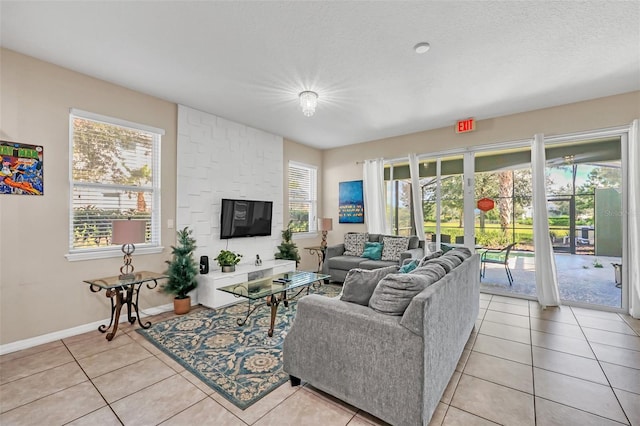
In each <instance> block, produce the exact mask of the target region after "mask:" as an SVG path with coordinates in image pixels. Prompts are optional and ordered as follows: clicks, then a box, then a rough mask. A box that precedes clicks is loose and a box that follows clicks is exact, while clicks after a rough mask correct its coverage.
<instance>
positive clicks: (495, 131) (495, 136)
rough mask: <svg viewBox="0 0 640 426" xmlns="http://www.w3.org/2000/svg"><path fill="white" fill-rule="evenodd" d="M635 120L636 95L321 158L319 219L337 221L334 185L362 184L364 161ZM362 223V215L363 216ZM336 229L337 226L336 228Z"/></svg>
mask: <svg viewBox="0 0 640 426" xmlns="http://www.w3.org/2000/svg"><path fill="white" fill-rule="evenodd" d="M639 117H640V92H632V93H626V94H622V95H617V96H609V97H606V98H600V99H594V100H590V101H585V102H578V103H574V104H567V105H562V106H559V107H553V108H546V109H541V110H536V111H530V112H526V113H521V114H513V115H508V116H503V117H498V118H494V119H489V120H482V121H479V122H477V124H476V130H475V131H474V132H471V133H463V134H456V133H455V130H454V123H451V126H450V127H447V128H441V129H435V130H429V131H424V132H418V133H412V134H408V135H403V136H397V137H393V138H387V139H380V140H376V141H372V142H366V143H361V144H356V145H350V146H346V147H342V148H335V149H330V150H326V151H324V152H323V163H324V168H323V172H324V173H323V176H324V178H323V180H322V188H323V194H324V196H323V207H324V210H323V214H324V215H325V216H326V217H331V216H332V215H333V216H337V209H338V207H337V206H338V183H339V182H343V181H349V180H359V179H362V164H356V162H360V161H362V160H366V159H373V158H385V159H393V158H399V157H406V156H407V155H408V154H409V153H411V152H415V153H417V154H424V153H429V152H442V151H446V150H451V149H455V148H467V147H472V146H477V145H487V144H494V143H500V142H510V141H516V140H523V139H530V138H532V137H533V135H534V134H536V133H544V134H545V135H547V136H550V135H560V134H567V133H574V132H584V131H588V130H594V129H601V128H607V127H614V126H621V125H629V124H630V123H631V122H632V121H633V120H634V119H635V118H639ZM365 220H366V212H365ZM336 225H337V226H336ZM333 228H334V231H333V232H331V233H329V243H330V244H335V243H336V242H341V241H342V236H343V234H344V233H345V232H347V231H364V230H366V225H349V224H344V225H340V224H337V218H334V227H333Z"/></svg>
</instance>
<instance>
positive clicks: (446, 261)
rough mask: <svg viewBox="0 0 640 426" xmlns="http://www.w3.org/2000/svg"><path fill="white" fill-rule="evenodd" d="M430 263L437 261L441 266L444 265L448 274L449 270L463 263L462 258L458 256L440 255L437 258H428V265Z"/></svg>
mask: <svg viewBox="0 0 640 426" xmlns="http://www.w3.org/2000/svg"><path fill="white" fill-rule="evenodd" d="M430 263H435V264H438V265H440V266H442V267H443V268H444V270H445V271H447V274H448V273H449V272H451V270H452V269H454V268H455V267H456V266H458V265H460V264H461V263H462V260H460V258H459V257H457V256H444V255H443V256H440V257H437V258H435V259H430V260H427V262H426V265H428V264H430Z"/></svg>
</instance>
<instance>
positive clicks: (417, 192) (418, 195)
mask: <svg viewBox="0 0 640 426" xmlns="http://www.w3.org/2000/svg"><path fill="white" fill-rule="evenodd" d="M409 173H411V194H412V197H413V218H414V219H415V222H416V235H418V238H420V241H424V239H425V236H424V213H423V211H422V189H421V188H420V170H419V169H418V156H417V155H416V154H409Z"/></svg>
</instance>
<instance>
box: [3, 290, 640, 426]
mask: <svg viewBox="0 0 640 426" xmlns="http://www.w3.org/2000/svg"><path fill="white" fill-rule="evenodd" d="M480 308H481V309H480V315H479V317H478V320H477V322H476V330H475V331H474V332H473V333H472V335H471V337H470V339H469V342H468V343H467V346H466V349H465V351H464V353H463V355H462V357H461V359H460V361H459V363H458V368H457V370H456V372H455V373H454V374H453V376H452V378H451V382H450V384H449V386H448V388H447V389H446V391H445V393H444V395H443V397H442V401H441V403H440V405H439V406H438V408H437V410H436V412H435V413H434V416H433V418H432V421H431V425H485V424H486V425H490V424H504V425H534V424H537V425H598V426H600V425H620V424H626V425H629V424H631V425H638V426H640V337H638V336H639V334H640V320H634V319H632V318H630V317H628V316H625V315H619V314H613V313H608V312H600V311H592V310H587V309H579V308H569V307H562V308H561V309H552V310H547V311H543V310H541V309H540V306H539V305H538V304H537V303H536V302H529V301H526V300H521V299H514V298H508V297H503V296H491V295H487V294H482V295H481V300H480ZM169 316H171V314H163V315H159V316H157V317H155V318H151V319H152V321H159V320H162V319H165V318H167V317H169ZM0 412H1V414H0V424H2V425H3V426H9V425H27V424H29V425H64V424H71V425H120V424H125V425H143V424H144V425H155V424H162V425H208V424H211V425H232V426H233V425H279V426H280V425H322V426H328V425H329V426H330V425H349V426H354V425H380V424H384V423H383V422H381V421H379V420H378V419H376V418H374V417H372V416H370V415H369V414H367V413H364V412H362V411H359V410H358V409H357V408H355V407H352V406H350V405H348V404H345V403H343V402H341V401H339V400H337V399H335V398H333V397H331V396H329V395H326V394H324V393H322V392H320V391H318V390H316V389H314V388H312V387H311V386H302V387H298V388H291V387H290V386H289V384H288V383H285V384H284V385H282V386H281V387H280V388H278V389H277V390H275V391H274V392H272V393H271V394H269V395H268V396H266V397H265V398H263V399H262V400H261V401H259V402H257V403H256V404H254V405H253V406H251V407H249V408H248V409H246V410H244V411H242V410H239V409H238V408H236V407H235V406H233V405H232V404H230V403H229V402H227V401H226V400H225V399H224V398H222V397H221V396H220V395H218V394H216V392H214V391H213V390H212V389H210V388H208V387H207V386H206V385H204V384H202V383H201V382H200V381H199V380H198V379H197V378H195V377H194V376H193V375H192V374H190V373H189V372H187V371H185V370H184V369H183V368H182V367H180V366H179V365H178V364H177V363H175V362H174V361H172V360H171V359H170V358H168V357H167V356H166V355H164V354H162V353H161V352H159V351H158V350H157V349H156V348H155V347H154V346H152V345H151V344H150V343H148V342H147V341H145V340H144V339H143V338H142V337H141V336H140V335H139V334H138V333H136V332H135V331H134V327H132V326H125V327H124V330H122V331H119V332H118V335H117V336H116V338H115V339H114V340H113V341H112V342H107V341H106V340H105V339H104V335H102V334H100V333H98V332H97V331H96V332H91V333H87V334H83V335H79V336H74V337H71V338H69V339H64V340H62V341H56V342H52V343H48V344H46V345H42V346H38V347H34V348H30V349H26V350H23V351H20V352H14V353H11V354H7V355H3V356H2V357H0Z"/></svg>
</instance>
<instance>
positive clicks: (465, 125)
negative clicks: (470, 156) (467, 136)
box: [456, 118, 476, 133]
mask: <svg viewBox="0 0 640 426" xmlns="http://www.w3.org/2000/svg"><path fill="white" fill-rule="evenodd" d="M475 129H476V120H475V119H473V118H467V119H466V120H459V121H458V122H457V123H456V133H467V132H473V131H474V130H475Z"/></svg>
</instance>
